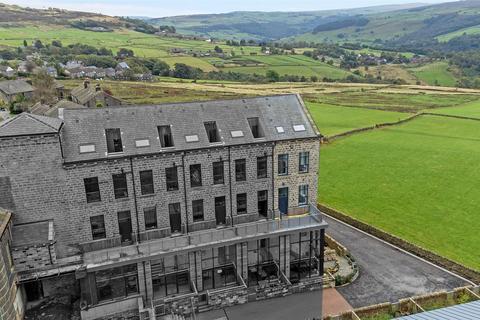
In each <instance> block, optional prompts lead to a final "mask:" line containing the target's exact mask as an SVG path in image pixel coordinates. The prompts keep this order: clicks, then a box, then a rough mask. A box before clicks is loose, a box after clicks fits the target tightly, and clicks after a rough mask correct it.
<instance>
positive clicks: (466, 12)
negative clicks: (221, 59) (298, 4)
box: [289, 0, 480, 44]
mask: <svg viewBox="0 0 480 320" xmlns="http://www.w3.org/2000/svg"><path fill="white" fill-rule="evenodd" d="M477 26H480V1H477V0H469V1H458V2H450V3H442V4H436V5H429V6H422V7H416V8H409V9H402V10H397V11H391V12H382V13H375V14H365V15H361V16H358V15H357V16H356V17H350V18H349V19H345V18H344V19H338V20H337V21H334V22H332V23H330V24H320V25H319V26H317V27H316V28H314V29H312V30H310V31H309V32H307V33H305V34H303V35H299V36H293V37H289V40H295V41H298V40H304V41H314V42H341V43H344V42H360V43H367V44H371V43H376V44H379V43H385V42H393V43H405V42H410V41H422V40H431V39H434V38H436V37H441V36H442V35H452V34H455V32H458V31H459V30H467V32H468V30H469V28H472V27H477ZM326 27H327V28H326ZM462 34H463V32H460V34H458V36H460V35H462ZM451 38H452V37H451V36H448V38H447V39H451ZM441 39H445V38H441Z"/></svg>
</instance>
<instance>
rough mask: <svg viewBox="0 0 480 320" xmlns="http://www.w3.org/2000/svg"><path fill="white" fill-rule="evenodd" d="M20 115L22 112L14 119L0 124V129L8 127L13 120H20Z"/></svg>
mask: <svg viewBox="0 0 480 320" xmlns="http://www.w3.org/2000/svg"><path fill="white" fill-rule="evenodd" d="M22 114H23V112H22V113H20V114H19V115H17V116H15V117H13V118H10V119H6V120H5V121H3V122H0V128H5V127H6V126H8V125H9V124H11V123H12V122H14V121H15V120H17V119H20V116H21V115H22Z"/></svg>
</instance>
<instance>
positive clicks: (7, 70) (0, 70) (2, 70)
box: [0, 66, 15, 78]
mask: <svg viewBox="0 0 480 320" xmlns="http://www.w3.org/2000/svg"><path fill="white" fill-rule="evenodd" d="M0 74H1V75H2V76H4V77H6V78H11V77H13V76H15V70H14V69H12V67H10V66H0Z"/></svg>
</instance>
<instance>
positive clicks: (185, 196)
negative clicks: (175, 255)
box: [182, 152, 189, 233]
mask: <svg viewBox="0 0 480 320" xmlns="http://www.w3.org/2000/svg"><path fill="white" fill-rule="evenodd" d="M182 173H183V194H184V201H185V225H186V228H187V233H188V232H189V230H188V203H187V180H186V179H185V152H182Z"/></svg>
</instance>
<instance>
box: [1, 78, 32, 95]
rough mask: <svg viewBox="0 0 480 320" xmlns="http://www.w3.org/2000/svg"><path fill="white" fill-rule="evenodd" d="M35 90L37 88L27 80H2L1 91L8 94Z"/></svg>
mask: <svg viewBox="0 0 480 320" xmlns="http://www.w3.org/2000/svg"><path fill="white" fill-rule="evenodd" d="M34 90H35V88H34V87H32V86H31V85H30V84H29V83H28V82H26V81H25V80H8V81H1V82H0V91H3V92H4V93H6V94H18V93H23V92H31V91H34Z"/></svg>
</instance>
